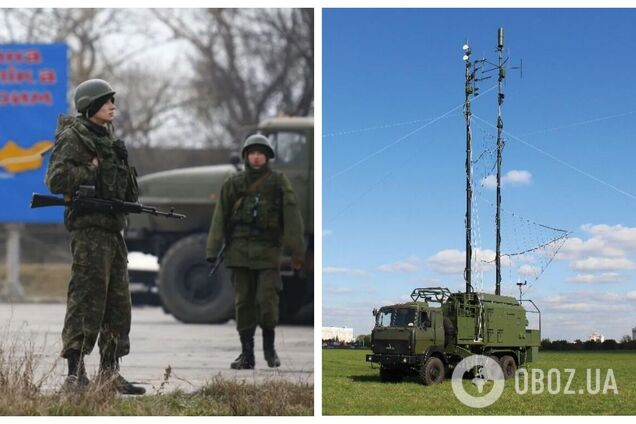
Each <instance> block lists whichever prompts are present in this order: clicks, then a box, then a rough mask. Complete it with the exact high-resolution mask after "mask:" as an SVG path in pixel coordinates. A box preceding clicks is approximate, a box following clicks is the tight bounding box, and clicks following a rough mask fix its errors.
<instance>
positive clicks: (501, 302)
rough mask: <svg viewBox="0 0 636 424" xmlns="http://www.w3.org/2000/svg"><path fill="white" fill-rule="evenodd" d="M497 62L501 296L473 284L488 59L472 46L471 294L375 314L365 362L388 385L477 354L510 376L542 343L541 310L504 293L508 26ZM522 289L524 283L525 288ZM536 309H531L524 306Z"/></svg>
mask: <svg viewBox="0 0 636 424" xmlns="http://www.w3.org/2000/svg"><path fill="white" fill-rule="evenodd" d="M497 41H498V43H497V50H498V52H499V62H498V63H497V64H491V63H490V65H492V66H493V69H492V70H497V71H498V77H499V81H498V82H499V84H498V85H499V95H498V118H497V213H496V231H497V233H496V253H495V269H496V282H495V287H496V289H495V294H489V293H478V292H476V291H475V290H474V288H473V284H472V269H471V267H472V260H473V251H472V240H471V235H472V229H471V220H472V217H471V211H472V196H473V192H472V165H473V164H472V157H471V129H470V123H471V109H470V99H471V97H472V96H475V95H477V89H476V87H475V81H479V80H480V79H478V78H477V76H476V74H477V71H478V70H479V69H480V67H481V66H483V64H485V63H489V62H487V61H486V60H485V59H480V60H475V61H474V62H473V61H471V57H470V55H471V51H470V47H469V45H468V43H467V42H466V44H465V45H464V47H463V50H464V61H465V62H466V81H465V83H466V87H465V105H464V113H465V118H466V219H465V224H466V264H465V269H464V279H465V283H466V290H465V292H456V293H452V292H451V291H450V290H449V289H448V288H443V287H430V288H416V289H415V290H413V292H412V293H411V302H407V303H402V304H395V305H388V306H383V307H381V308H380V309H379V310H378V309H374V310H373V315H374V317H375V326H374V328H373V330H372V332H371V348H372V351H373V353H372V354H368V355H366V361H367V362H371V363H378V364H379V365H380V379H381V380H382V381H400V380H401V379H402V378H403V377H405V376H407V375H409V374H416V375H418V376H419V377H420V379H421V381H422V382H423V383H424V384H425V385H432V384H437V383H440V382H442V381H443V379H444V378H445V376H446V375H447V374H448V373H449V371H451V370H452V369H454V367H455V366H456V365H457V364H458V363H459V362H461V360H462V359H463V358H466V357H468V356H471V355H476V354H480V355H486V356H489V357H491V358H493V359H495V360H496V361H497V362H498V363H499V364H500V365H501V368H502V371H503V375H504V378H510V377H512V376H514V374H515V372H516V370H517V368H518V367H520V366H524V365H525V364H527V363H529V362H533V361H535V360H536V359H537V354H538V349H539V344H540V340H541V312H540V311H539V309H538V308H537V306H536V305H535V303H534V302H532V300H524V301H522V300H521V295H520V297H519V300H517V299H515V298H513V297H510V296H502V295H501V251H500V244H501V234H500V214H499V211H500V205H501V151H502V148H503V140H502V133H503V120H502V118H501V109H502V104H503V99H504V94H503V81H504V78H505V63H506V61H504V59H503V53H502V52H503V28H499V30H498V32H497ZM520 289H521V286H520ZM524 302H526V304H528V305H531V307H532V309H529V310H528V311H527V310H526V309H525V308H524V306H523V304H524ZM527 312H533V313H537V314H538V327H539V328H538V329H529V328H528V324H529V321H528V319H527V315H526V313H527Z"/></svg>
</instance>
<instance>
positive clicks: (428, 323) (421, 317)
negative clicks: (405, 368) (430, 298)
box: [415, 309, 435, 354]
mask: <svg viewBox="0 0 636 424" xmlns="http://www.w3.org/2000/svg"><path fill="white" fill-rule="evenodd" d="M433 319H434V317H433V316H432V315H431V311H429V310H427V309H420V310H418V320H417V329H416V330H415V339H416V340H415V350H416V351H415V353H416V354H421V353H424V351H426V349H428V348H429V347H430V346H433V345H434V342H435V327H434V322H433Z"/></svg>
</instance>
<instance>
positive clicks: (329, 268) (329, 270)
mask: <svg viewBox="0 0 636 424" xmlns="http://www.w3.org/2000/svg"><path fill="white" fill-rule="evenodd" d="M322 273H323V274H349V275H368V272H366V271H364V270H361V269H352V268H341V267H335V266H326V267H324V268H323V269H322Z"/></svg>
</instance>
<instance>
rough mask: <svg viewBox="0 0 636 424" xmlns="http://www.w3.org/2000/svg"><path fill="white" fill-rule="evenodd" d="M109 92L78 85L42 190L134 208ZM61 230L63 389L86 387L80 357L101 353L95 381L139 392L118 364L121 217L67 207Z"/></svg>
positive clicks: (124, 301) (125, 323)
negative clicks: (64, 236)
mask: <svg viewBox="0 0 636 424" xmlns="http://www.w3.org/2000/svg"><path fill="white" fill-rule="evenodd" d="M114 95H115V90H113V89H112V87H111V86H110V84H108V83H107V82H106V81H104V80H100V79H91V80H88V81H84V82H83V83H81V84H80V85H78V86H77V89H76V90H75V96H74V100H75V108H76V109H77V112H78V115H77V116H65V115H61V116H60V117H59V119H58V125H57V130H56V135H55V147H54V148H53V150H52V154H51V159H50V162H49V165H48V169H47V173H46V177H45V183H46V185H47V186H48V187H49V189H50V190H51V192H52V193H60V194H64V196H65V197H70V196H72V195H73V194H74V193H75V192H76V191H77V189H78V188H79V186H80V185H92V186H95V190H96V194H97V196H99V197H101V198H105V199H120V200H124V201H129V202H136V201H137V196H138V191H137V182H136V178H135V177H136V172H135V170H134V168H133V167H131V166H129V165H128V152H127V150H126V146H125V144H124V142H123V141H122V140H118V139H116V138H115V137H114V135H113V127H112V121H113V119H114V117H115V111H116V110H117V108H116V107H115V98H114ZM64 223H65V225H66V228H67V229H68V230H69V231H70V232H71V253H72V256H73V265H72V269H71V281H70V283H69V288H68V300H67V305H66V317H65V319H64V329H63V330H62V342H63V346H62V353H61V356H62V357H63V358H65V359H66V360H67V361H68V377H67V378H66V380H65V382H64V388H65V389H67V390H72V391H77V390H82V389H84V388H85V387H86V386H87V385H88V384H89V381H88V377H87V375H86V369H85V366H84V356H85V355H88V354H90V353H91V351H92V350H93V347H94V346H95V344H96V343H97V344H98V345H99V353H100V366H99V374H98V379H99V381H100V383H103V384H104V385H106V384H108V385H109V386H112V387H114V388H115V389H116V390H118V391H119V392H121V393H126V394H143V393H145V389H144V388H143V387H138V386H135V385H133V384H131V383H130V382H128V381H126V380H125V379H124V378H123V377H122V376H121V375H120V374H119V360H120V358H121V357H122V356H124V355H127V354H128V352H129V350H130V342H129V338H128V334H129V332H130V318H131V304H130V292H129V287H128V269H127V256H128V252H127V249H126V244H125V242H124V238H123V230H124V227H125V224H126V217H125V215H124V214H123V213H115V212H107V211H87V210H75V209H73V208H70V207H67V208H66V209H65V211H64Z"/></svg>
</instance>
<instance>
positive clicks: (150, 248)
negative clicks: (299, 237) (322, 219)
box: [127, 117, 314, 324]
mask: <svg viewBox="0 0 636 424" xmlns="http://www.w3.org/2000/svg"><path fill="white" fill-rule="evenodd" d="M257 130H258V131H260V132H261V133H262V134H263V135H265V136H267V137H268V138H269V139H270V140H271V142H272V146H273V148H274V151H275V154H276V158H275V159H274V160H273V161H272V164H273V166H274V168H275V169H276V170H279V171H282V172H284V173H285V174H286V175H287V177H288V178H289V180H290V181H291V183H292V185H293V187H294V190H295V192H296V195H297V198H298V203H299V207H300V210H301V214H302V216H303V220H304V223H305V239H306V245H307V246H308V248H307V252H306V261H305V266H304V267H303V269H302V270H301V271H300V272H294V271H292V267H291V263H290V262H291V261H290V258H289V257H286V258H284V260H283V261H282V264H281V273H282V275H283V282H284V290H283V292H282V293H281V298H280V320H281V322H282V323H297V324H313V293H314V291H313V234H314V227H313V221H314V215H313V210H314V189H313V187H314V170H313V162H314V157H313V155H314V150H313V139H314V135H313V132H314V121H313V117H303V118H298V117H297V118H291V117H287V118H271V119H267V120H265V121H263V122H262V123H260V125H259V126H258V128H257ZM242 167H243V164H242V163H241V160H240V158H239V156H238V154H237V155H236V156H235V157H234V158H233V159H231V160H230V163H228V164H226V165H211V166H202V167H192V168H185V169H174V170H169V171H163V172H157V173H154V174H149V175H146V176H143V177H141V178H139V180H138V183H139V192H140V197H139V201H140V202H141V203H144V204H149V205H153V206H157V207H158V208H159V207H163V208H164V209H165V208H168V209H169V208H172V207H174V208H175V209H176V210H178V211H179V212H181V213H184V214H186V215H187V219H185V220H180V221H179V222H176V221H174V222H170V221H172V220H165V219H164V220H162V219H158V218H157V217H154V216H152V215H134V216H133V215H131V216H130V224H129V227H128V230H127V243H128V248H129V250H130V251H139V252H143V253H147V254H152V255H154V256H156V257H157V258H158V262H159V271H158V273H153V272H152V271H149V270H148V269H147V268H146V269H139V270H136V269H134V268H135V267H133V266H131V267H130V269H129V272H130V281H131V284H133V283H134V284H137V285H138V284H139V283H141V284H143V285H144V286H145V287H146V289H147V293H152V292H153V291H155V292H158V295H159V298H160V302H161V305H162V306H163V308H164V309H165V310H166V311H167V312H168V313H170V314H172V315H174V316H175V317H176V318H177V319H179V320H180V321H183V322H188V323H223V322H226V321H228V320H229V319H232V318H233V317H234V300H233V299H234V291H233V288H232V285H231V284H230V279H229V276H230V274H229V272H228V270H227V269H225V267H224V266H221V267H220V268H219V270H218V271H217V272H216V274H215V275H214V277H213V278H212V279H209V278H208V271H209V264H208V263H207V262H206V260H205V246H206V241H207V232H208V229H209V226H210V220H211V218H212V213H213V211H214V207H215V204H216V201H217V199H218V198H219V194H220V191H221V186H222V184H223V182H224V181H225V180H226V179H227V178H228V177H229V176H231V175H233V174H234V173H236V172H239V171H240V170H241V169H242Z"/></svg>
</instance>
